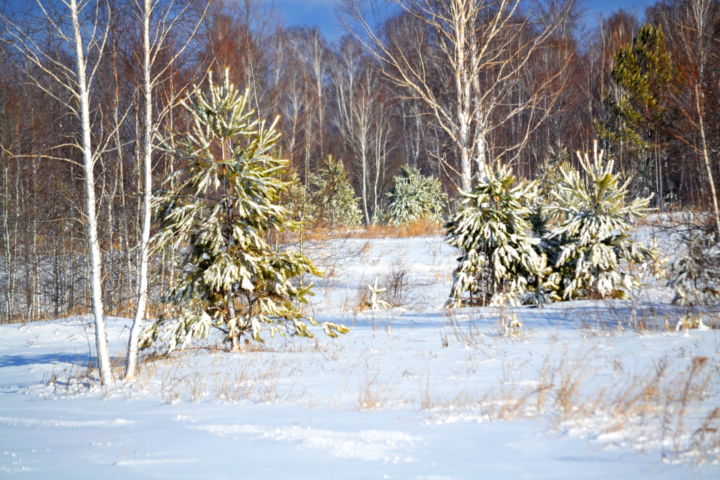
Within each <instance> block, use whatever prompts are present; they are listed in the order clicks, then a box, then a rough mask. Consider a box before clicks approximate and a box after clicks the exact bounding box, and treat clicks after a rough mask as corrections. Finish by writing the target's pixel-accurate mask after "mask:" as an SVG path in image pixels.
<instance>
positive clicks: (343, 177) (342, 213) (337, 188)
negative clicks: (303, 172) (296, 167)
mask: <svg viewBox="0 0 720 480" xmlns="http://www.w3.org/2000/svg"><path fill="white" fill-rule="evenodd" d="M310 188H311V192H312V204H313V206H314V212H315V217H316V218H315V220H316V221H317V222H319V223H320V224H321V225H322V226H325V227H330V228H336V227H349V226H355V225H359V224H360V223H361V222H362V212H361V211H360V206H359V204H358V199H357V197H355V191H354V190H353V188H352V185H350V181H349V180H348V177H347V172H346V171H345V166H344V165H343V163H342V162H341V161H340V160H337V161H336V160H333V158H332V156H328V158H327V161H326V162H325V165H323V166H322V167H321V168H320V170H318V172H317V173H315V174H314V175H312V177H311V178H310Z"/></svg>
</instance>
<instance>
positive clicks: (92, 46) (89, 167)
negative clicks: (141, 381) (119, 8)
mask: <svg viewBox="0 0 720 480" xmlns="http://www.w3.org/2000/svg"><path fill="white" fill-rule="evenodd" d="M36 2H37V5H38V7H39V9H40V11H41V13H42V15H43V17H44V19H45V22H46V24H47V26H48V27H49V32H50V33H51V34H52V35H54V36H55V37H56V38H57V39H58V40H59V41H60V42H61V43H62V44H64V45H65V46H66V47H67V49H68V53H71V55H72V58H73V65H72V66H68V65H66V64H65V63H64V62H62V61H61V60H60V59H58V58H57V56H56V55H55V54H54V52H51V51H49V49H48V50H45V49H43V48H42V47H41V46H40V45H39V44H38V43H37V41H36V39H35V38H33V37H31V36H30V35H29V34H28V33H26V29H25V28H23V27H22V26H20V25H18V24H16V23H15V22H14V21H13V20H11V19H9V18H4V19H3V20H4V23H5V24H6V25H7V26H8V34H9V35H10V37H11V38H12V40H13V46H15V47H16V48H17V49H18V50H19V51H20V52H21V53H22V54H23V55H24V57H25V59H26V60H27V61H28V63H29V65H32V66H34V67H36V68H37V69H38V70H39V71H41V72H42V73H43V75H44V76H45V77H46V78H47V80H46V81H44V80H45V79H41V78H38V77H37V76H33V77H31V78H30V81H31V82H32V83H33V84H34V85H35V86H37V87H38V88H40V90H42V91H43V92H45V93H46V94H47V95H49V96H50V97H51V98H54V99H56V100H58V101H60V102H62V103H63V104H64V105H65V107H66V108H67V109H68V110H69V111H70V112H71V113H72V115H73V116H75V117H76V118H77V120H78V122H79V127H80V133H81V140H80V141H79V142H77V143H75V144H74V146H76V147H77V148H78V149H79V150H80V151H81V152H82V171H83V183H84V189H85V212H84V214H85V217H86V218H85V224H86V241H87V245H88V251H89V258H88V262H89V267H90V268H89V269H90V278H91V282H90V283H91V298H92V312H93V317H94V319H95V346H96V350H97V356H98V369H99V372H100V381H101V382H102V383H103V384H105V385H108V384H110V383H112V372H111V368H110V356H109V353H108V345H107V333H106V327H105V319H104V308H103V295H102V279H101V277H102V256H101V251H100V244H99V240H98V229H97V212H96V198H95V173H94V167H95V162H96V160H97V159H98V158H99V154H98V151H97V150H96V149H95V148H94V145H93V138H92V131H91V121H90V90H91V86H92V83H93V78H94V76H95V73H96V71H97V68H98V65H99V64H100V59H101V58H102V55H103V51H104V47H105V41H106V40H107V36H108V29H107V24H108V19H109V17H110V8H109V6H108V5H107V3H105V2H103V1H101V0H97V1H92V0H80V1H78V0H60V1H59V2H43V1H41V0H36ZM54 7H57V9H56V8H54ZM85 16H88V17H89V18H90V20H89V21H88V23H85V22H83V20H81V17H82V18H84V17H85ZM66 20H69V25H67V23H66ZM47 81H49V82H55V83H56V84H58V85H60V86H61V87H62V88H63V89H64V90H65V93H67V94H68V96H67V97H66V96H63V97H60V96H58V95H57V94H56V93H55V92H54V91H53V90H51V89H50V88H49V87H48V85H47V83H46V82H47Z"/></svg>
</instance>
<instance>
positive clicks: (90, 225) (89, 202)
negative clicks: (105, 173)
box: [70, 0, 112, 385]
mask: <svg viewBox="0 0 720 480" xmlns="http://www.w3.org/2000/svg"><path fill="white" fill-rule="evenodd" d="M70 14H71V16H72V24H73V33H74V37H75V67H76V70H77V88H78V92H77V93H78V101H79V104H80V121H81V124H82V151H83V169H84V171H85V172H84V173H85V179H84V180H85V207H86V213H87V242H88V249H89V251H90V276H91V285H92V292H91V295H92V310H93V317H94V318H95V345H96V348H97V356H98V369H99V371H100V381H101V382H102V383H103V384H104V385H109V384H111V383H112V372H111V370H110V355H109V354H108V344H107V332H106V330H105V319H104V317H103V299H102V278H101V269H102V257H101V254H100V244H99V243H98V233H97V213H96V210H95V174H94V171H93V167H94V159H93V150H92V141H91V138H90V100H89V93H88V85H87V79H86V77H85V66H86V65H85V55H84V45H83V41H82V35H81V31H80V21H79V18H78V6H77V1H76V0H70Z"/></svg>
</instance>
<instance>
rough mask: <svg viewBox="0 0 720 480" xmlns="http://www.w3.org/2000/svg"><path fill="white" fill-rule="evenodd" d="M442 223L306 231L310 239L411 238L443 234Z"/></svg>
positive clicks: (420, 222) (424, 222) (307, 237)
mask: <svg viewBox="0 0 720 480" xmlns="http://www.w3.org/2000/svg"><path fill="white" fill-rule="evenodd" d="M444 232H445V230H444V228H443V226H442V225H440V224H438V223H432V222H428V221H426V220H418V221H415V222H412V223H408V224H406V225H397V226H395V225H370V226H367V227H359V228H354V229H344V230H341V229H335V230H328V229H315V230H308V231H306V232H305V238H306V239H307V240H309V241H325V240H333V239H338V238H409V237H427V236H435V235H442V234H443V233H444Z"/></svg>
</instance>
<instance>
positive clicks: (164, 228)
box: [146, 74, 346, 350]
mask: <svg viewBox="0 0 720 480" xmlns="http://www.w3.org/2000/svg"><path fill="white" fill-rule="evenodd" d="M184 106H185V108H186V109H187V110H188V112H189V113H190V114H191V115H192V119H193V123H192V127H191V130H190V131H189V132H188V133H186V134H185V135H184V136H183V137H182V138H181V140H180V141H179V142H176V145H177V147H176V149H175V150H173V151H171V152H170V154H172V155H174V156H175V157H176V158H177V159H178V163H179V164H181V165H184V168H181V169H180V170H178V171H177V172H176V173H175V174H174V175H175V177H176V179H175V184H176V185H178V187H177V188H176V189H175V191H172V192H170V193H169V194H168V195H167V196H166V197H164V198H161V202H160V212H159V213H160V220H161V229H160V231H159V232H158V234H157V236H156V237H155V244H156V247H155V248H156V249H159V248H164V247H170V248H176V249H178V250H179V251H180V252H182V254H183V255H184V259H183V262H182V263H183V268H182V273H181V275H180V278H179V280H178V282H177V284H176V285H175V286H174V287H173V288H172V289H171V290H170V291H169V292H168V294H167V295H166V299H167V300H169V301H171V302H172V303H173V304H174V305H175V306H176V307H177V308H178V310H179V316H178V317H177V318H174V319H171V320H166V321H161V322H159V323H156V324H155V325H154V326H153V327H152V328H151V329H150V330H149V331H148V333H147V335H146V339H153V338H156V337H157V335H158V334H159V333H160V332H163V331H164V332H168V331H169V333H170V338H169V349H170V350H172V349H174V348H176V347H177V346H183V345H185V344H187V343H188V342H190V341H191V340H192V339H193V338H203V337H205V336H207V334H208V332H209V330H210V328H212V327H215V328H218V329H220V330H221V331H222V332H224V334H225V338H226V341H227V342H229V343H230V345H231V348H232V350H237V349H238V347H239V341H240V339H241V338H242V337H243V336H246V337H250V338H252V339H255V340H262V338H261V332H262V331H263V330H264V329H268V330H269V331H270V333H271V334H273V335H274V334H276V333H279V334H296V335H301V336H308V337H309V336H312V334H311V332H310V330H309V328H308V323H307V321H306V319H305V317H304V315H303V313H302V311H301V310H300V308H299V306H298V302H304V301H305V297H306V296H307V295H308V293H309V286H305V285H302V284H301V283H300V282H299V278H300V277H301V276H302V275H303V274H306V273H311V274H316V273H317V271H316V269H315V267H314V266H313V264H312V263H311V261H310V260H309V259H308V258H306V257H305V256H304V255H301V254H299V253H296V252H292V251H289V250H280V251H278V250H276V249H274V248H273V247H271V245H269V244H268V241H267V238H268V234H270V233H272V232H276V233H279V232H283V231H286V230H291V229H293V228H294V227H295V226H296V224H295V223H294V222H292V221H291V220H290V218H289V216H290V212H289V211H288V210H287V209H285V208H284V207H282V206H281V205H279V204H278V199H279V196H280V195H281V194H282V193H283V192H284V191H285V190H286V189H287V187H288V184H287V183H286V182H284V181H282V180H281V178H282V175H283V173H284V171H285V169H286V168H287V162H286V161H285V160H282V159H280V158H278V157H277V155H276V153H275V144H276V142H277V140H278V137H279V134H278V132H277V131H276V130H275V124H274V123H273V124H271V125H269V126H268V125H266V124H265V123H264V122H263V121H261V120H259V119H257V118H256V116H255V114H254V112H253V111H252V110H250V109H249V108H248V94H247V93H245V94H240V93H239V92H238V90H237V89H236V88H235V86H233V85H232V84H231V83H230V82H229V80H228V77H227V74H226V75H225V79H224V82H223V83H222V84H221V85H216V84H215V83H213V81H212V78H211V79H210V85H209V91H208V92H207V93H204V92H202V91H200V90H198V89H195V90H194V91H193V92H191V93H190V95H189V96H188V98H187V99H186V100H185V102H184ZM323 327H324V330H325V332H326V333H327V334H328V335H330V336H335V335H337V333H339V332H340V333H344V332H345V331H346V329H345V328H344V327H342V326H339V325H335V324H324V325H323Z"/></svg>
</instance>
